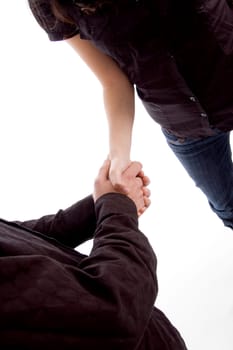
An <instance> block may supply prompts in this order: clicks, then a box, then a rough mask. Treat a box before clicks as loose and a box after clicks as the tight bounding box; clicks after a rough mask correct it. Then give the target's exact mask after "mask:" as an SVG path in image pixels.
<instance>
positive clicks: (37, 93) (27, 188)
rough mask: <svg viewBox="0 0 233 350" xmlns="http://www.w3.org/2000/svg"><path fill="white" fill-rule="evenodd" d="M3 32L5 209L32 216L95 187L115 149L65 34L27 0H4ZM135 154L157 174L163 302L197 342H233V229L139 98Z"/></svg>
mask: <svg viewBox="0 0 233 350" xmlns="http://www.w3.org/2000/svg"><path fill="white" fill-rule="evenodd" d="M0 38H1V41H0V45H1V47H0V93H1V94H0V98H1V103H0V159H1V171H0V216H1V217H3V218H5V219H9V220H11V219H19V220H23V219H31V218H36V217H39V216H41V215H44V214H50V213H54V212H56V211H57V210H58V209H60V208H66V207H67V206H69V205H71V204H73V203H74V202H75V201H77V200H78V199H80V198H81V197H83V196H86V195H88V194H89V193H91V192H92V188H93V181H94V178H95V176H96V174H97V171H98V169H99V167H100V165H101V164H102V161H103V159H104V158H105V157H106V155H107V150H108V147H107V145H108V141H107V124H106V120H105V115H104V110H103V106H102V100H101V88H100V86H99V83H98V82H97V81H96V80H95V78H94V76H93V75H92V73H91V72H90V71H89V70H88V69H87V68H86V66H85V65H84V63H82V62H81V61H80V60H79V58H78V56H77V55H76V54H75V53H74V51H73V50H72V49H71V48H70V47H68V45H67V44H66V43H64V42H60V43H51V42H50V41H49V40H48V38H47V36H46V34H45V33H44V32H43V31H42V29H41V28H40V27H39V26H38V24H37V23H36V22H35V20H34V18H33V17H32V15H31V13H30V12H29V9H28V6H27V3H26V0H13V1H1V3H0ZM132 159H135V160H140V161H141V162H142V163H143V165H144V170H145V172H146V173H147V174H148V175H149V176H150V178H151V185H150V189H151V191H152V197H151V199H152V205H151V207H150V208H149V210H148V211H147V212H146V213H145V214H144V216H143V217H142V218H141V219H140V227H141V229H142V231H143V232H144V233H145V234H146V235H147V236H148V238H149V240H150V242H151V244H152V246H153V248H154V250H155V252H156V255H157V257H158V279H159V285H160V290H159V296H158V299H157V301H156V305H157V306H158V307H159V308H161V309H162V310H163V311H164V312H165V313H166V314H167V316H168V317H169V318H170V320H171V321H172V322H173V323H174V324H175V326H176V327H177V328H178V329H179V330H180V332H181V333H182V335H183V337H184V339H185V341H186V343H187V346H188V348H189V349H190V350H232V349H233V253H232V252H233V249H232V246H233V236H232V232H231V230H229V229H227V228H224V227H223V225H222V223H221V222H220V220H219V219H218V218H217V217H216V216H215V214H213V213H212V212H211V210H210V209H209V206H208V203H207V201H206V199H205V197H204V196H203V195H202V193H201V192H200V191H199V190H198V189H196V188H195V186H194V184H193V182H192V180H190V179H189V177H188V175H186V173H185V171H184V170H183V168H182V167H181V165H180V164H179V163H178V161H177V160H176V158H175V157H174V155H173V154H172V153H171V151H170V150H169V148H168V146H167V145H166V142H165V140H164V138H163V136H162V134H161V132H160V128H159V126H158V125H156V124H155V123H154V122H153V121H152V120H151V119H150V117H149V116H148V115H147V114H146V112H145V111H144V109H143V107H142V105H141V103H140V101H137V113H136V120H135V127H134V139H133V149H132ZM90 247H91V246H90V243H89V244H87V245H84V246H82V247H81V249H82V251H83V252H89V249H90ZM155 348H156V346H155Z"/></svg>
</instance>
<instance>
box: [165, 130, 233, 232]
mask: <svg viewBox="0 0 233 350" xmlns="http://www.w3.org/2000/svg"><path fill="white" fill-rule="evenodd" d="M162 131H163V133H164V135H165V137H166V139H167V143H168V145H169V146H170V148H171V149H172V151H173V152H174V154H175V155H176V157H177V158H178V159H179V161H180V162H181V164H182V165H183V166H184V168H185V169H186V171H187V172H188V174H189V175H190V177H191V178H192V179H193V180H194V182H195V184H196V186H197V187H199V188H200V189H201V190H202V192H203V193H204V194H205V195H206V197H207V199H208V201H209V204H210V207H211V208H212V210H213V211H214V212H215V213H216V214H217V215H218V216H219V217H220V219H221V220H222V221H223V223H224V225H225V226H227V227H230V228H231V229H233V164H232V158H231V147H230V133H229V132H222V131H219V130H216V133H215V135H213V136H209V137H205V138H199V139H191V138H186V139H184V140H179V139H178V138H177V137H176V136H174V135H172V134H171V133H170V132H168V131H166V130H165V129H162Z"/></svg>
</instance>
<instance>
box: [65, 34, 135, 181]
mask: <svg viewBox="0 0 233 350" xmlns="http://www.w3.org/2000/svg"><path fill="white" fill-rule="evenodd" d="M66 41H67V42H68V43H69V44H70V45H71V46H72V47H73V48H74V50H75V51H76V52H77V53H78V54H79V56H80V57H81V58H82V59H83V60H84V62H85V63H86V64H87V65H88V67H89V68H90V69H91V70H92V72H93V73H94V74H95V76H96V77H97V79H98V80H99V81H100V83H101V85H102V87H103V98H104V105H105V110H106V114H107V119H108V125H109V157H110V159H111V168H110V178H111V181H112V183H113V184H114V185H122V186H123V184H122V177H121V174H122V172H123V171H124V170H125V169H126V168H127V166H128V165H129V163H130V148H131V137H132V128H133V121H134V88H133V86H132V84H131V83H130V82H129V80H128V78H127V76H126V75H125V74H124V73H123V72H122V70H121V69H120V68H119V66H118V65H117V63H116V62H115V61H114V60H113V59H111V58H110V57H109V56H107V55H105V54H104V53H102V52H101V51H99V50H98V49H97V48H96V47H95V46H93V44H92V43H91V42H90V41H87V40H82V39H80V37H79V35H76V36H74V37H72V38H70V39H68V40H66ZM123 187H124V186H123Z"/></svg>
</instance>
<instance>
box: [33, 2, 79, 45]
mask: <svg viewBox="0 0 233 350" xmlns="http://www.w3.org/2000/svg"><path fill="white" fill-rule="evenodd" d="M28 3H29V7H30V10H31V11H32V14H33V16H34V17H35V19H36V21H37V22H38V24H39V25H40V26H41V27H42V29H44V31H45V32H46V33H47V34H48V37H49V39H50V40H51V41H59V40H64V39H68V38H70V37H72V36H74V35H76V34H79V28H78V25H75V24H71V23H64V22H62V21H60V20H59V19H57V18H56V17H55V16H54V14H53V11H52V8H51V4H50V2H49V1H47V0H36V1H35V0H29V1H28Z"/></svg>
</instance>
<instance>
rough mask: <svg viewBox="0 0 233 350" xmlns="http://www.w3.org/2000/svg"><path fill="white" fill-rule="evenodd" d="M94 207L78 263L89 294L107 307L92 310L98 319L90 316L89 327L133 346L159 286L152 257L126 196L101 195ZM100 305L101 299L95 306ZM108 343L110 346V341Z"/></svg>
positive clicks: (110, 346)
mask: <svg viewBox="0 0 233 350" xmlns="http://www.w3.org/2000/svg"><path fill="white" fill-rule="evenodd" d="M95 208H96V215H97V229H96V232H95V236H94V243H93V249H92V251H91V254H90V256H89V257H87V258H86V259H84V260H83V261H82V263H81V265H80V268H81V269H82V270H83V271H85V274H88V276H89V277H90V276H91V279H92V283H95V289H94V288H93V291H92V293H93V294H98V292H97V291H98V290H99V293H100V295H101V297H102V303H103V304H104V303H105V305H106V306H105V307H106V308H107V310H108V311H107V312H106V313H104V312H102V315H101V316H98V312H96V317H95V319H96V320H98V317H100V322H99V323H98V322H97V321H95V326H94V327H95V328H98V327H99V330H97V332H99V334H101V332H103V329H102V327H103V325H104V328H105V332H106V334H112V335H114V337H113V339H119V341H121V343H119V344H118V346H119V347H118V348H119V349H127V350H128V349H134V348H136V345H137V344H138V342H139V341H140V338H141V337H142V335H143V332H144V330H145V328H146V326H147V323H148V321H149V319H150V317H151V313H152V309H153V305H154V302H155V298H156V295H157V291H158V285H157V277H156V264H157V262H156V257H155V254H154V252H153V250H152V247H151V245H150V244H149V242H148V239H147V238H146V237H145V236H144V234H143V233H142V232H140V230H139V229H138V218H137V211H136V207H135V205H134V203H133V202H132V201H131V200H130V199H129V198H128V197H127V196H124V195H122V194H117V193H109V194H106V195H104V196H102V197H101V198H99V199H98V200H97V202H96V205H95ZM95 290H96V291H95ZM100 300H101V299H100ZM107 305H108V306H107ZM100 307H101V301H100V303H99V304H98V303H97V307H96V310H97V309H98V308H100ZM98 324H99V325H98ZM89 326H90V325H89ZM113 339H112V340H113ZM105 341H106V339H105ZM120 344H121V345H120ZM109 348H111V349H112V348H115V347H114V346H113V344H112V343H111V342H110V343H109ZM116 348H117V347H116ZM106 349H107V347H106Z"/></svg>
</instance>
